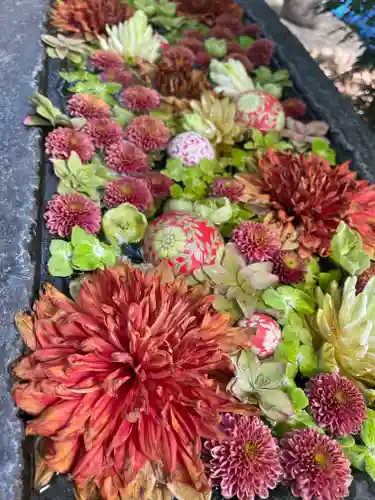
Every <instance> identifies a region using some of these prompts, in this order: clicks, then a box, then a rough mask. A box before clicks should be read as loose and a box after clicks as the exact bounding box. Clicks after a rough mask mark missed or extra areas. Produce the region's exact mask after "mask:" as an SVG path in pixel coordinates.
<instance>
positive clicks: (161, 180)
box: [145, 170, 173, 200]
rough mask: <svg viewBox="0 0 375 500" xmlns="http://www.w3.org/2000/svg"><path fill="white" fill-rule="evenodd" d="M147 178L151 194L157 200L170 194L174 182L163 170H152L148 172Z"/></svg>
mask: <svg viewBox="0 0 375 500" xmlns="http://www.w3.org/2000/svg"><path fill="white" fill-rule="evenodd" d="M145 178H146V179H147V181H148V183H149V185H150V189H151V194H152V196H153V197H154V198H155V200H163V199H164V198H167V197H168V196H169V195H170V189H171V186H172V184H173V181H172V179H171V178H170V177H168V176H167V175H164V174H162V173H161V172H157V171H155V170H151V171H149V172H147V173H146V176H145Z"/></svg>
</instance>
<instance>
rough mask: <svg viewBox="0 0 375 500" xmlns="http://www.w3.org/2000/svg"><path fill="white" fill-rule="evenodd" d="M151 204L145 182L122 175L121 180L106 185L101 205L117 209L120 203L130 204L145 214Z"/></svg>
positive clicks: (152, 200)
mask: <svg viewBox="0 0 375 500" xmlns="http://www.w3.org/2000/svg"><path fill="white" fill-rule="evenodd" d="M153 202H154V199H153V196H152V194H151V190H150V188H149V186H148V183H147V181H145V180H144V179H139V178H136V177H132V176H130V175H123V176H122V177H121V179H118V180H116V181H112V182H110V183H109V184H107V186H106V188H105V191H104V196H103V204H104V206H106V207H107V208H114V207H118V206H119V205H121V204H122V203H131V204H132V205H134V206H135V207H137V208H138V210H141V211H142V212H147V211H148V210H150V208H151V207H152V205H153Z"/></svg>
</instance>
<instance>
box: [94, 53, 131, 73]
mask: <svg viewBox="0 0 375 500" xmlns="http://www.w3.org/2000/svg"><path fill="white" fill-rule="evenodd" d="M91 63H92V64H93V65H94V66H95V67H96V68H99V69H104V70H105V69H115V68H116V69H124V65H125V63H124V60H123V58H122V57H121V56H120V55H119V54H117V52H111V51H110V50H98V51H97V52H95V54H94V55H93V56H92V58H91Z"/></svg>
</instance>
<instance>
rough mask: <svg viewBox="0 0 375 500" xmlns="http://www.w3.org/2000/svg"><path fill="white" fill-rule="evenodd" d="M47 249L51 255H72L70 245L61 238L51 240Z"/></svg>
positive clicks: (68, 256)
mask: <svg viewBox="0 0 375 500" xmlns="http://www.w3.org/2000/svg"><path fill="white" fill-rule="evenodd" d="M49 251H50V252H51V255H54V256H58V255H59V256H62V257H66V258H70V257H71V255H72V245H71V244H70V243H68V242H67V241H63V240H52V241H51V244H50V247H49Z"/></svg>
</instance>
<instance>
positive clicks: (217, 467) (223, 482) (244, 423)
mask: <svg viewBox="0 0 375 500" xmlns="http://www.w3.org/2000/svg"><path fill="white" fill-rule="evenodd" d="M219 428H220V430H221V431H222V432H224V433H225V434H226V436H227V439H225V438H224V439H223V440H221V441H206V443H205V448H206V449H207V450H208V451H209V453H210V457H209V458H208V460H207V462H208V463H207V468H208V471H209V474H210V477H211V479H212V480H213V482H214V484H217V485H220V488H221V492H222V494H223V496H224V498H232V497H236V498H238V499H239V500H254V498H255V497H256V496H259V497H260V498H268V494H269V490H270V489H274V488H276V486H277V484H278V483H279V481H280V480H281V478H282V467H281V464H280V457H279V449H278V446H277V445H276V442H275V440H274V438H273V437H272V433H271V430H270V429H269V428H268V427H267V426H266V425H264V424H263V422H262V421H261V420H260V418H259V417H255V416H252V417H247V416H237V415H230V414H228V413H227V414H225V415H223V417H222V419H221V424H220V426H219Z"/></svg>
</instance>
